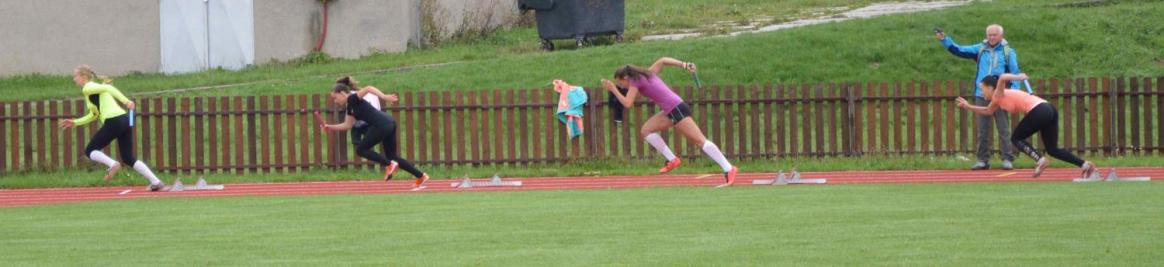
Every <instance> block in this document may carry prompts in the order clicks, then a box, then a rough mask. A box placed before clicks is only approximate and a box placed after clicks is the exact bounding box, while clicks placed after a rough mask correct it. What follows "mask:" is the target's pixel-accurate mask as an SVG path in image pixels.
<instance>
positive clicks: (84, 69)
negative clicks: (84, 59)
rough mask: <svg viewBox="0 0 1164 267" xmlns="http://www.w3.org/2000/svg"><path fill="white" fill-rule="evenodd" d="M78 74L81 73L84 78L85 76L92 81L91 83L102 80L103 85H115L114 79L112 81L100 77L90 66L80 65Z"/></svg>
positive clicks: (107, 77) (106, 77) (102, 76)
mask: <svg viewBox="0 0 1164 267" xmlns="http://www.w3.org/2000/svg"><path fill="white" fill-rule="evenodd" d="M77 72H80V73H81V75H82V76H85V79H87V80H90V81H92V80H94V79H100V80H101V83H103V84H111V83H113V79H110V78H109V76H104V75H101V76H98V75H97V72H94V71H93V67H89V65H85V64H81V65H78V66H77Z"/></svg>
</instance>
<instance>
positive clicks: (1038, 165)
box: [1031, 157, 1086, 178]
mask: <svg viewBox="0 0 1164 267" xmlns="http://www.w3.org/2000/svg"><path fill="white" fill-rule="evenodd" d="M1047 166H1051V161H1050V160H1047V157H1043V158H1041V159H1039V161H1038V162H1035V175H1033V176H1031V178H1039V175H1043V171H1045V170H1047ZM1084 177H1086V176H1084Z"/></svg>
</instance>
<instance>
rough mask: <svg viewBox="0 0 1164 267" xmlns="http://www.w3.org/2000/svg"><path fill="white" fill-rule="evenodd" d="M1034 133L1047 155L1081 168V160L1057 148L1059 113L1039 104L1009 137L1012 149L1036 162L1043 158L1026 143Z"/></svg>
mask: <svg viewBox="0 0 1164 267" xmlns="http://www.w3.org/2000/svg"><path fill="white" fill-rule="evenodd" d="M1035 132H1039V138H1042V139H1043V148H1044V149H1046V150H1047V154H1048V155H1051V157H1054V158H1057V159H1060V160H1063V161H1066V162H1069V163H1071V164H1075V166H1080V167H1082V166H1083V160H1082V159H1080V158H1079V157H1076V156H1075V154H1071V152H1068V151H1067V150H1063V149H1062V148H1059V113H1058V112H1055V108H1054V107H1052V106H1051V104H1048V103H1041V104H1039V105H1037V106H1035V108H1033V109H1031V111H1030V112H1027V115H1026V116H1025V117H1023V119H1022V120H1021V121H1019V124H1018V127H1015V128H1014V133H1013V134H1011V135H1010V141H1011V142H1012V143H1014V147H1016V148H1018V149H1019V151H1022V152H1023V153H1026V154H1027V155H1028V156H1031V158H1034V159H1035V160H1036V161H1037V160H1039V159H1041V158H1043V157H1042V156H1040V155H1039V152H1038V151H1035V148H1034V147H1031V144H1030V143H1027V141H1026V139H1027V138H1029V137H1031V135H1034V134H1035Z"/></svg>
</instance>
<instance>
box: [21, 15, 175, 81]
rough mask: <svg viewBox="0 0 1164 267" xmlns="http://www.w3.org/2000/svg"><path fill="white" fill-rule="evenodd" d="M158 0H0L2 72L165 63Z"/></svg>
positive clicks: (120, 69) (151, 68) (110, 69)
mask: <svg viewBox="0 0 1164 267" xmlns="http://www.w3.org/2000/svg"><path fill="white" fill-rule="evenodd" d="M159 23H160V20H159V16H158V1H142V0H101V1H88V0H35V1H0V76H7V75H12V74H29V73H45V74H72V71H73V67H75V66H77V65H78V64H89V65H91V66H93V68H94V69H95V70H96V71H97V72H98V73H99V74H110V75H114V74H122V73H126V72H131V71H143V72H155V71H157V70H158V69H159V68H160V67H161V53H162V52H161V41H160V38H161V37H160V35H161V34H160V28H161V26H160V25H159Z"/></svg>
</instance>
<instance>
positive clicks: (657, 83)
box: [602, 57, 739, 187]
mask: <svg viewBox="0 0 1164 267" xmlns="http://www.w3.org/2000/svg"><path fill="white" fill-rule="evenodd" d="M663 66H673V67H679V68H683V69H685V70H687V71H689V72H691V73H695V70H696V68H695V64H694V63H690V62H683V61H679V60H676V59H673V58H669V57H664V58H660V59H659V60H657V61H655V64H652V65H651V67H650V68H641V67H637V66H633V65H625V66H622V67H619V68H618V69H617V70H615V72H614V79H615V80H616V81H617V82H618V85H617V86H616V85H615V84H614V82H611V81H610V80H606V79H603V80H602V85H603V86H604V87H606V90H608V91H610V92H611V94H613V95H614V96H615V97H616V98H618V101H619V103H621V104H622V105H623V106H624V107H626V108H631V107H632V106H634V101H635V98H636V97H637V96H638V95H639V94H642V95H643V96H644V97H646V98H647V99H650V100H651V102H652V103H655V105H658V106H659V108H660V109H662V110H661V111H659V112H658V113H655V115H652V116H651V118H649V119H647V122H645V123H643V128H642V129H641V130H640V131H639V133H640V134H641V135H642V136H643V138H644V139H646V141H647V143H649V144H651V146H652V147H654V148H655V150H656V151H659V153H660V154H663V157H664V158H666V159H667V163H666V165H664V166H663V168H662V169H659V172H660V173H666V172H670V171H671V170H673V169H675V168H677V167H679V164H680V160H679V158H678V157H676V156H675V154H674V153H673V152H671V148H670V147H668V146H667V143H666V142H664V141H663V137H662V136H660V135H659V132H660V131H663V130H667V129H670V128H672V127H674V128H675V129H676V130H677V131H678V132H679V134H681V135H683V136H684V137H687V140H689V141H690V142H691V144H692V145H695V146H699V147H702V148H703V152H704V153H707V156H708V157H710V158H711V159H712V160H715V162H716V163H717V164H719V166H720V168H722V169H723V172H724V180H725V182H724V184H722V185H720V186H718V187H725V186H731V185H732V184H734V183H735V181H736V174H737V173H739V169H738V168H736V167H735V166H732V164H731V163H729V162H728V160H727V158H726V157H724V155H723V151H720V150H719V147H718V146H716V145H715V143H712V142H711V141H709V140H707V137H704V136H703V131H701V130H700V129H699V125H696V124H695V120H692V119H691V106H688V105H687V103H684V102H683V99H682V98H680V97H679V95H678V94H675V91H672V90H671V88H670V87H667V84H666V83H663V80H662V79H660V78H659V71H661V70H662V69H663ZM618 87H623V88H627V89H626V91H627V92H626V94H625V95H624V94H623V93H622V92H621V91H619V88H618Z"/></svg>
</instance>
